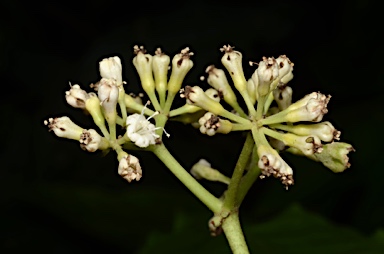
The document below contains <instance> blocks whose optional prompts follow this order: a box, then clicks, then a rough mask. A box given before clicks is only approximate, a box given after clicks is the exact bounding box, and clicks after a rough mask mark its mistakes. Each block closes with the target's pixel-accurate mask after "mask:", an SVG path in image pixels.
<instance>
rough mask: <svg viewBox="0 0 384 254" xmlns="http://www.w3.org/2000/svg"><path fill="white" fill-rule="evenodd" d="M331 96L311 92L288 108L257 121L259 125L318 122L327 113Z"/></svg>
mask: <svg viewBox="0 0 384 254" xmlns="http://www.w3.org/2000/svg"><path fill="white" fill-rule="evenodd" d="M330 98H331V96H330V95H328V96H325V95H324V94H321V93H316V92H313V93H311V94H308V95H306V96H305V97H304V98H303V99H301V100H299V101H297V102H295V103H293V104H291V105H290V106H289V107H288V108H286V109H285V110H283V111H280V112H279V113H277V114H274V115H271V116H268V117H266V118H264V119H261V120H259V124H261V125H269V124H275V123H283V122H291V123H295V122H301V121H310V122H320V121H321V120H322V119H323V116H324V114H326V113H327V112H328V109H327V104H328V102H329V100H330Z"/></svg>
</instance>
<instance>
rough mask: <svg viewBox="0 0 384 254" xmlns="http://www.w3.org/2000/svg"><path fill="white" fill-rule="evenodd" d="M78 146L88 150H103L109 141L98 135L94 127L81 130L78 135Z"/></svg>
mask: <svg viewBox="0 0 384 254" xmlns="http://www.w3.org/2000/svg"><path fill="white" fill-rule="evenodd" d="M79 141H80V147H81V149H83V150H86V151H88V152H95V151H97V150H105V149H107V148H108V147H109V142H108V140H107V139H106V138H104V137H102V136H100V134H99V133H97V131H95V130H94V129H89V130H83V133H81V136H80V140H79Z"/></svg>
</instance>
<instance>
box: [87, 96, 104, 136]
mask: <svg viewBox="0 0 384 254" xmlns="http://www.w3.org/2000/svg"><path fill="white" fill-rule="evenodd" d="M89 95H90V96H89V99H88V100H86V102H85V108H86V110H87V111H88V112H89V113H90V114H91V116H92V118H93V122H94V123H95V124H96V125H97V126H98V127H99V128H100V129H101V130H102V132H103V134H104V135H105V134H106V133H107V131H106V128H105V119H104V115H103V113H102V112H101V106H100V104H101V102H100V100H99V98H98V97H97V95H96V94H95V93H89Z"/></svg>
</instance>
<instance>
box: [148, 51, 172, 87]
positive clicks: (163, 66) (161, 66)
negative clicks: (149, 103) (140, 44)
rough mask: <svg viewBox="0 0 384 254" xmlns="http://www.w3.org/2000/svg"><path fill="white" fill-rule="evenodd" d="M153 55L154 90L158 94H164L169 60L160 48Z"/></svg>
mask: <svg viewBox="0 0 384 254" xmlns="http://www.w3.org/2000/svg"><path fill="white" fill-rule="evenodd" d="M155 53H156V54H155V55H154V56H153V57H152V69H153V75H154V77H155V84H156V90H157V91H158V92H159V93H163V94H165V92H166V90H167V83H168V82H167V79H168V76H167V75H168V68H169V63H170V61H171V60H170V58H169V56H167V55H166V54H164V53H163V52H162V51H161V49H160V48H158V49H157V50H156V52H155Z"/></svg>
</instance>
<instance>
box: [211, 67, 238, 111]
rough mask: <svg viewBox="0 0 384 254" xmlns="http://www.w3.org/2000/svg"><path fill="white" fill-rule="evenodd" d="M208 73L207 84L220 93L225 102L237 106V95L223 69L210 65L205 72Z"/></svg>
mask: <svg viewBox="0 0 384 254" xmlns="http://www.w3.org/2000/svg"><path fill="white" fill-rule="evenodd" d="M205 72H206V73H208V79H207V82H208V84H210V85H211V86H212V87H213V88H215V89H216V90H217V91H219V92H220V93H221V94H222V96H223V98H224V101H225V102H227V103H228V104H229V105H231V106H232V107H233V104H234V103H236V104H237V99H236V95H235V93H234V92H233V90H232V88H231V86H230V85H229V83H228V80H227V77H226V76H225V73H224V71H223V70H222V69H218V68H216V67H215V66H214V65H210V66H208V67H207V69H206V70H205Z"/></svg>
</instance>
